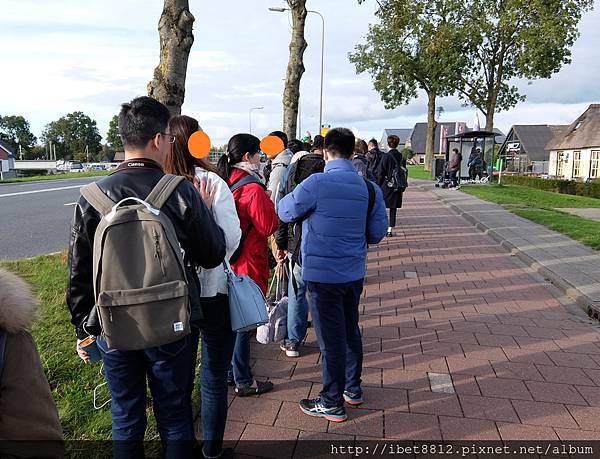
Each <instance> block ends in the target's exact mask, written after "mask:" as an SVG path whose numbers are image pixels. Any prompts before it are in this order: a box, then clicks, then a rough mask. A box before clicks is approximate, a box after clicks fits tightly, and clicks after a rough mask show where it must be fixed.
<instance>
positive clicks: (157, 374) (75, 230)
mask: <svg viewBox="0 0 600 459" xmlns="http://www.w3.org/2000/svg"><path fill="white" fill-rule="evenodd" d="M169 118H170V114H169V111H168V109H167V108H166V107H165V106H164V105H162V104H161V103H160V102H158V101H156V100H154V99H152V98H150V97H139V98H136V99H134V100H133V101H131V103H126V104H123V105H122V107H121V112H120V114H119V133H120V135H121V138H122V140H123V145H124V147H125V161H124V162H123V163H122V164H121V165H120V166H119V167H118V168H117V170H116V171H115V172H113V173H112V174H111V175H109V176H107V177H105V178H102V179H100V180H99V181H98V182H97V183H98V185H99V186H100V189H101V190H102V191H103V192H104V193H105V194H106V195H107V196H108V197H110V198H111V199H112V200H113V201H115V202H119V201H120V200H121V199H123V198H126V197H137V198H140V199H145V198H146V197H147V195H148V194H149V193H150V191H151V190H152V188H153V187H154V186H155V185H156V184H157V183H158V181H159V180H160V178H161V177H162V176H163V175H164V172H163V170H162V163H163V161H164V159H165V157H166V155H167V153H168V152H169V151H170V148H171V144H172V143H173V141H174V139H175V137H174V135H173V134H172V133H170V132H168V131H169V127H168V122H169ZM206 199H210V197H206ZM162 211H163V212H164V213H165V214H167V216H168V217H169V218H170V219H171V221H172V223H173V226H174V228H175V231H176V233H177V238H178V240H179V243H180V245H181V248H182V249H183V250H184V251H185V256H184V260H185V263H186V266H187V267H188V268H187V273H186V274H187V279H188V287H189V291H190V300H191V302H190V304H191V305H192V319H194V318H195V317H194V316H196V318H198V317H197V316H198V315H200V311H199V287H198V281H197V275H196V271H195V267H196V266H201V267H203V268H207V269H209V268H214V267H216V266H218V265H219V264H220V263H222V261H223V259H224V258H225V238H224V236H223V232H222V231H221V229H220V228H219V227H218V226H217V224H216V223H215V221H214V219H213V217H212V214H211V212H210V211H209V210H208V209H207V207H206V205H205V204H204V203H203V201H202V198H201V196H200V194H199V192H198V191H197V190H196V189H195V188H194V185H193V184H191V183H190V182H189V181H187V180H186V181H183V182H181V183H180V184H179V186H178V187H177V189H176V190H175V191H174V192H173V194H172V195H171V196H170V198H169V199H168V201H167V202H166V203H165V205H164V206H163V208H162ZM99 221H100V215H99V213H98V212H97V211H96V210H95V209H94V208H93V207H92V206H91V205H90V204H89V203H88V202H87V201H86V200H85V199H84V198H83V197H80V199H79V201H78V203H77V206H76V207H75V215H74V218H73V225H72V229H71V239H70V246H69V260H68V269H69V276H68V287H67V304H68V307H69V309H70V311H71V317H72V319H71V321H72V323H73V324H74V325H75V327H76V328H77V337H78V342H77V352H78V354H79V356H80V357H81V358H82V359H83V360H84V361H89V358H90V356H89V354H88V353H86V352H85V351H84V350H83V349H81V348H80V347H79V343H80V340H81V339H82V338H85V337H86V336H87V333H85V331H84V330H83V325H84V321H85V319H86V317H87V316H88V314H89V313H90V311H91V310H92V307H93V306H94V302H95V299H94V288H93V280H92V270H93V253H92V252H93V240H94V234H95V231H96V228H97V226H98V223H99ZM123 256H125V257H126V256H127V254H123ZM96 343H97V346H98V348H99V350H100V354H101V356H102V360H103V363H104V371H105V376H106V380H107V382H108V387H109V389H110V391H111V396H112V437H113V441H115V443H114V444H113V454H114V456H115V457H142V456H143V440H144V434H145V430H146V379H148V382H149V386H150V390H151V392H152V395H153V400H154V413H155V416H156V419H157V425H158V431H159V433H160V436H161V440H162V441H163V453H164V456H165V457H189V456H191V454H192V448H193V447H194V445H195V437H194V429H193V419H192V405H191V393H192V389H191V388H192V384H193V375H194V372H193V367H194V366H195V362H194V358H193V356H194V355H195V352H193V351H194V349H193V343H192V339H191V335H187V336H185V337H183V338H182V339H180V340H178V341H175V342H174V343H170V344H166V345H164V346H160V347H156V348H151V349H145V350H140V351H119V350H116V349H109V348H108V345H107V344H106V341H105V340H104V339H103V338H102V337H101V336H98V337H97V338H96Z"/></svg>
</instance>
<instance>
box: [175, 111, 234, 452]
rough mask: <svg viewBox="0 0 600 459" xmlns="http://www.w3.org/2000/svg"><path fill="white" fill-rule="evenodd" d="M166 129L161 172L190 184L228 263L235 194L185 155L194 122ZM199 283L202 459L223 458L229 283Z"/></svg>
mask: <svg viewBox="0 0 600 459" xmlns="http://www.w3.org/2000/svg"><path fill="white" fill-rule="evenodd" d="M169 130H170V131H171V133H172V134H173V135H174V136H175V142H174V143H173V148H172V151H171V154H170V155H169V156H168V157H167V160H166V162H165V172H167V173H170V174H175V175H181V176H184V177H186V178H187V179H188V180H190V181H191V182H193V183H194V185H195V186H196V188H197V189H198V192H199V193H200V195H201V196H202V198H203V200H204V202H205V203H206V205H207V207H209V208H210V209H211V211H212V213H213V217H214V219H215V221H216V223H217V224H218V225H219V227H220V228H221V230H222V231H223V234H224V236H225V242H226V246H227V248H226V252H227V255H226V258H227V260H229V258H230V257H231V255H232V254H233V253H234V252H235V250H236V249H237V247H238V245H239V243H240V238H241V236H242V232H241V229H240V220H239V218H238V215H237V210H236V207H235V202H234V200H233V195H232V194H231V191H229V187H228V185H227V183H226V182H225V181H224V180H223V179H222V178H221V177H220V176H219V174H218V172H217V169H216V167H215V166H213V165H212V164H211V163H210V162H208V161H207V160H206V159H199V158H195V157H194V156H193V155H192V154H191V153H190V151H189V148H188V139H189V138H190V136H191V135H192V134H193V133H194V132H196V131H199V130H200V126H199V124H198V121H196V120H195V119H194V118H191V117H189V116H185V115H181V116H175V117H173V118H171V120H170V121H169ZM198 238H199V239H202V234H198ZM198 281H199V283H200V297H201V298H200V305H201V310H202V314H203V317H202V318H201V319H200V320H197V321H192V338H193V339H195V341H196V348H197V343H198V341H199V339H200V331H201V336H202V349H201V352H202V355H201V362H202V364H201V374H200V386H201V397H202V408H201V418H202V432H203V436H204V442H203V447H202V452H203V454H204V456H205V457H218V456H220V455H221V453H222V447H223V434H224V431H225V422H226V420H227V372H228V370H229V365H230V362H231V357H232V354H233V348H234V345H235V337H236V335H235V333H234V332H233V331H232V330H231V322H230V318H229V302H228V298H227V278H226V275H225V271H224V269H223V267H222V266H219V267H217V268H214V269H202V268H199V269H198ZM195 362H196V357H195V356H194V361H193V362H190V371H195Z"/></svg>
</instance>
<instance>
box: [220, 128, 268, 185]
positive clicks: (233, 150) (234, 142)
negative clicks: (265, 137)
mask: <svg viewBox="0 0 600 459" xmlns="http://www.w3.org/2000/svg"><path fill="white" fill-rule="evenodd" d="M259 150H260V140H258V137H255V136H253V135H252V134H236V135H234V136H233V137H232V138H231V139H229V142H228V143H227V153H226V154H224V155H221V158H219V162H218V163H217V169H219V172H220V173H221V176H222V177H229V174H230V173H231V166H234V165H236V164H237V163H240V162H242V158H243V157H244V155H245V154H246V153H249V154H250V156H254V155H255V154H257V153H258V152H259Z"/></svg>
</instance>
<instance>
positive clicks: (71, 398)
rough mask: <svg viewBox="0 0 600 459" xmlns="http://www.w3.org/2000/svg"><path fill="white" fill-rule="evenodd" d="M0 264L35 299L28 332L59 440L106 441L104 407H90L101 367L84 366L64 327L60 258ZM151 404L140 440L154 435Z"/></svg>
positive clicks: (104, 394)
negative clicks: (55, 413)
mask: <svg viewBox="0 0 600 459" xmlns="http://www.w3.org/2000/svg"><path fill="white" fill-rule="evenodd" d="M0 264H1V265H2V267H4V268H6V269H9V270H10V271H13V272H15V273H16V274H18V275H20V276H21V277H23V278H24V279H25V280H26V281H27V282H29V283H30V284H31V285H32V286H33V289H34V291H35V293H36V295H37V297H38V298H39V300H40V303H41V307H40V311H39V312H40V314H39V318H38V320H37V321H36V323H35V325H34V326H33V330H32V334H33V337H34V339H35V342H36V344H37V347H38V351H39V353H40V356H41V360H42V365H43V367H44V371H45V372H46V376H47V378H48V381H49V382H50V387H51V389H52V395H53V397H54V400H55V401H56V405H57V407H58V411H59V415H60V420H61V423H62V427H63V430H64V433H65V438H66V439H67V440H106V439H110V431H111V413H110V403H109V404H107V405H106V406H105V407H103V408H102V409H99V410H96V409H94V404H93V398H94V388H95V387H96V386H97V385H99V384H102V383H103V382H104V377H103V376H102V375H101V364H100V363H97V364H93V365H86V364H84V363H83V362H82V361H81V360H80V359H79V357H78V356H77V354H76V352H75V342H76V336H75V329H74V327H73V326H72V325H71V323H70V317H71V316H70V314H69V311H68V309H67V305H66V302H65V294H66V288H67V260H66V254H64V253H63V254H57V255H45V256H41V257H36V258H31V259H26V260H19V261H11V262H2V263H0ZM197 392H198V391H197V390H196V392H195V395H194V400H195V401H196V403H197V400H198V393H197ZM98 395H99V397H98V398H99V400H98V402H99V405H101V404H102V403H104V402H105V401H107V400H109V398H110V393H109V391H108V389H107V387H106V386H103V387H102V388H101V389H99V391H98ZM151 403H152V402H151V398H150V395H149V396H148V409H147V414H148V428H147V430H146V439H147V440H156V439H158V432H157V430H156V422H155V420H154V415H153V413H152V405H151ZM152 445H154V443H152ZM88 457H90V456H88ZM93 457H97V456H93Z"/></svg>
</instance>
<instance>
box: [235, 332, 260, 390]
mask: <svg viewBox="0 0 600 459" xmlns="http://www.w3.org/2000/svg"><path fill="white" fill-rule="evenodd" d="M250 335H251V332H249V331H248V332H241V333H236V337H235V347H234V349H233V358H232V359H231V368H230V370H229V379H230V380H233V381H235V385H236V386H243V385H249V384H252V382H253V381H254V376H252V372H251V371H250Z"/></svg>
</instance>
